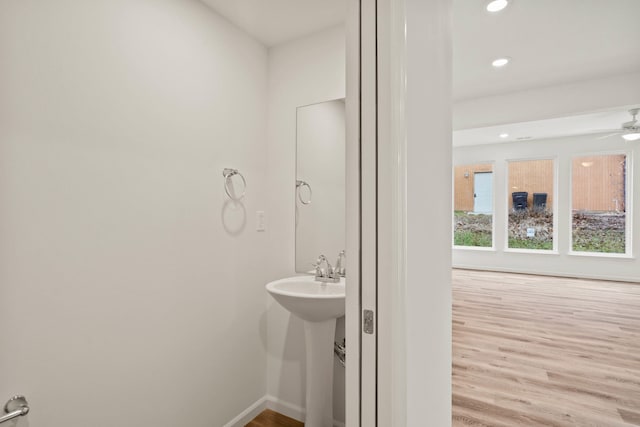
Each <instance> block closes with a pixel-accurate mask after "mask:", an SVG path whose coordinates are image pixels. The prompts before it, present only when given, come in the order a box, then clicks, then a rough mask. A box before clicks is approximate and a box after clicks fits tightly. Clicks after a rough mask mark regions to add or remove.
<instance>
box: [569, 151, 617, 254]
mask: <svg viewBox="0 0 640 427" xmlns="http://www.w3.org/2000/svg"><path fill="white" fill-rule="evenodd" d="M626 182H627V156H626V155H624V154H612V155H598V156H584V157H575V158H574V159H573V165H572V193H571V194H572V206H571V212H572V230H571V231H572V233H571V234H572V245H571V247H572V249H573V251H574V252H596V253H612V254H624V253H626V252H627V244H626V228H627V216H626V212H627V198H626Z"/></svg>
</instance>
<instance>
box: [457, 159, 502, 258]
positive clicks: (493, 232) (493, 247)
mask: <svg viewBox="0 0 640 427" xmlns="http://www.w3.org/2000/svg"><path fill="white" fill-rule="evenodd" d="M468 165H491V173H492V174H493V179H492V182H491V191H492V196H493V197H492V200H491V210H492V214H491V246H461V245H456V244H455V241H456V236H455V232H456V229H455V215H456V210H455V207H456V200H455V199H456V175H455V172H456V168H457V167H460V166H468ZM496 183H497V179H496V161H495V160H487V161H477V162H473V163H468V162H464V163H454V165H453V170H452V171H451V188H452V189H453V195H452V196H453V197H451V218H452V224H453V226H452V227H451V248H452V249H454V250H458V249H460V250H466V251H480V252H496V189H497V188H496V187H497V186H496Z"/></svg>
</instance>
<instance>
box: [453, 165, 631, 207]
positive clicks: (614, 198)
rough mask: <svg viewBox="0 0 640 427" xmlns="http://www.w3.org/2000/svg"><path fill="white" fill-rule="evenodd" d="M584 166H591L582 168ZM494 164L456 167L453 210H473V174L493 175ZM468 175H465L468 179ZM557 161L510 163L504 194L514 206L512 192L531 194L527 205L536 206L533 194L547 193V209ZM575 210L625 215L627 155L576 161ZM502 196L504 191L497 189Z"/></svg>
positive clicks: (550, 203)
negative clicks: (486, 173) (507, 184)
mask: <svg viewBox="0 0 640 427" xmlns="http://www.w3.org/2000/svg"><path fill="white" fill-rule="evenodd" d="M583 163H584V164H586V165H588V166H583ZM492 171H493V165H492V164H491V163H477V164H470V165H460V166H456V167H455V168H454V189H455V191H454V192H455V194H454V209H455V210H457V211H465V212H472V211H473V189H474V174H475V173H479V172H492ZM465 175H466V176H465ZM553 175H554V161H553V160H551V159H545V160H525V161H515V162H510V163H509V192H508V194H506V195H504V197H507V198H508V200H509V208H510V209H511V208H512V206H513V200H512V198H511V193H512V192H516V191H526V192H528V193H529V196H528V200H527V202H528V206H533V193H547V209H551V207H552V206H553V197H554V194H553V188H554V176H553ZM572 180H573V192H572V197H573V201H572V202H573V204H572V209H573V210H574V211H600V212H616V211H617V212H624V210H625V195H624V192H625V185H624V181H625V156H624V155H611V156H593V157H576V158H574V159H573V176H572ZM495 190H496V192H495V194H496V195H497V197H502V196H501V193H502V191H503V190H502V189H500V188H497V189H495Z"/></svg>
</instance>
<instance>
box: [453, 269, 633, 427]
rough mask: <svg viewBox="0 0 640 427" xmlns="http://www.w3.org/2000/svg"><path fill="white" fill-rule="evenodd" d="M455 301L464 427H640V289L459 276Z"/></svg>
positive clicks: (458, 395) (456, 386)
mask: <svg viewBox="0 0 640 427" xmlns="http://www.w3.org/2000/svg"><path fill="white" fill-rule="evenodd" d="M638 274H639V275H640V272H638ZM453 301H454V303H453V425H454V426H455V427H462V426H474V427H482V426H490V427H515V426H545V427H560V426H562V427H565V426H585V427H587V426H589V427H596V426H601V427H630V426H639V425H640V285H639V284H632V283H617V282H603V281H592V280H576V279H565V278H555V277H543V276H528V275H516V274H505V273H488V272H477V271H463V270H456V271H454V272H453Z"/></svg>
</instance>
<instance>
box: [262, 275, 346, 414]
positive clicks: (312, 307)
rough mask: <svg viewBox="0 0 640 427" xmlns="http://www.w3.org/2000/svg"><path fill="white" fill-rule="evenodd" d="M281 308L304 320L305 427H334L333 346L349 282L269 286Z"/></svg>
mask: <svg viewBox="0 0 640 427" xmlns="http://www.w3.org/2000/svg"><path fill="white" fill-rule="evenodd" d="M266 287H267V291H268V292H269V293H270V294H271V296H273V298H275V300H276V301H278V303H280V305H282V306H283V307H284V308H286V309H287V310H288V311H290V312H291V313H292V314H294V315H295V316H298V317H299V318H301V319H302V320H304V336H305V344H306V353H307V390H306V412H307V413H306V419H305V427H333V342H334V340H335V331H336V319H337V318H338V317H341V316H344V298H345V280H344V278H343V279H340V282H339V283H321V282H317V281H316V280H315V278H314V277H313V276H299V277H289V278H286V279H280V280H276V281H273V282H270V283H267V286H266Z"/></svg>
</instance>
